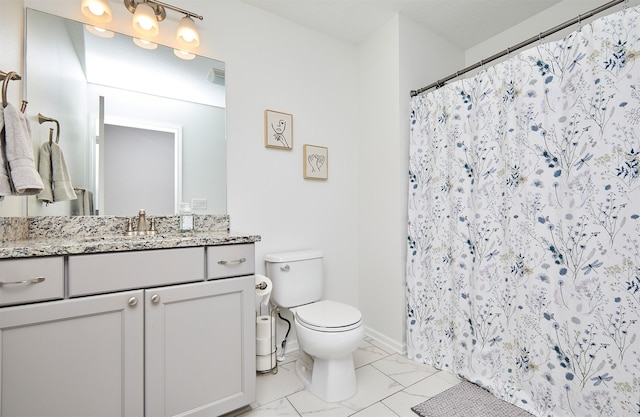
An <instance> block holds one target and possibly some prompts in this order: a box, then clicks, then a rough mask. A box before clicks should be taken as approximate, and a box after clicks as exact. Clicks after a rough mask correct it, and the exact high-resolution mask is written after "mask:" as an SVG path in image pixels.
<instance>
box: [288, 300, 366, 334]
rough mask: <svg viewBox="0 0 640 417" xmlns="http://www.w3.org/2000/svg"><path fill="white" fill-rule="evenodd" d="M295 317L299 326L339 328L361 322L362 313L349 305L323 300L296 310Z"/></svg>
mask: <svg viewBox="0 0 640 417" xmlns="http://www.w3.org/2000/svg"><path fill="white" fill-rule="evenodd" d="M296 317H297V318H298V320H299V321H300V322H301V324H308V325H311V326H314V327H323V328H340V327H346V326H351V325H353V324H356V323H358V322H359V321H360V320H362V313H360V310H358V309H357V308H355V307H352V306H350V305H347V304H342V303H339V302H337V301H331V300H323V301H318V302H315V303H311V304H307V305H303V306H300V307H298V308H296Z"/></svg>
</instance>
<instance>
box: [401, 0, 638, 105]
mask: <svg viewBox="0 0 640 417" xmlns="http://www.w3.org/2000/svg"><path fill="white" fill-rule="evenodd" d="M625 1H627V0H613V1H610V2H608V3H605V4H603V5H602V6H600V7H596V8H595V9H593V10H590V11H588V12H587V13H585V14H579V15H578V17H574V18H573V19H571V20H567V21H566V22H564V23H561V24H559V25H558V26H556V27H554V28H551V29H549V30H547V31H545V32H540V34H539V35H537V36H532V37H531V38H529V39H527V40H525V41H522V42H520V43H519V44H517V45H514V46H512V47H511V48H507V49H505V50H504V51H502V52H499V53H497V54H495V55H492V56H490V57H489V58H487V59H483V60H481V61H479V62H476V63H475V64H473V65H470V66H468V67H466V68H464V69H462V70H460V71H456V72H454V73H453V74H451V75H449V76H448V77H445V78H443V79H441V80H438V81H436V82H434V83H431V84H429V85H428V86H426V87H422V88H420V89H419V90H412V91H411V97H415V96H417V95H418V94H420V93H423V92H425V91H427V90H431V89H432V88H440V87H444V85H445V83H446V82H447V81H451V80H453V79H455V78H458V77H459V76H460V75H462V74H465V73H467V72H469V71H473V70H474V69H476V68H479V67H482V66H483V65H484V64H487V63H489V62H491V61H495V60H496V59H499V58H502V57H503V56H506V55H509V54H510V53H511V52H515V51H517V50H518V49H522V48H524V47H525V46H527V45H531V44H532V43H534V42H537V41H539V40H541V39H542V38H546V37H547V36H549V35H552V34H554V33H556V32H559V31H561V30H563V29H566V28H568V27H570V26H573V25H575V24H576V23H580V22H582V21H583V20H585V19H588V18H590V17H591V16H594V15H596V14H598V13H601V12H603V11H605V10H607V9H609V8H611V7H613V6H616V5H618V4H620V3H623V2H625Z"/></svg>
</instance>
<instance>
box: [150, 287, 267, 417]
mask: <svg viewBox="0 0 640 417" xmlns="http://www.w3.org/2000/svg"><path fill="white" fill-rule="evenodd" d="M254 287H255V282H254V278H253V276H249V277H238V278H228V279H223V280H218V281H209V282H204V283H196V284H187V285H178V286H174V287H164V288H158V289H149V290H146V291H145V312H146V323H145V353H146V357H145V359H146V367H145V381H146V382H145V393H146V396H145V407H146V414H147V415H149V416H173V415H177V414H181V415H191V416H195V415H207V416H215V415H220V414H223V413H226V412H228V411H232V410H235V409H237V408H240V407H244V406H245V405H247V404H249V403H250V402H251V401H253V400H254V399H255V367H256V366H255V363H256V362H255V308H254V303H255V295H254V294H255V288H254Z"/></svg>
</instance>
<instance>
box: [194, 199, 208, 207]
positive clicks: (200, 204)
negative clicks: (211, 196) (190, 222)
mask: <svg viewBox="0 0 640 417" xmlns="http://www.w3.org/2000/svg"><path fill="white" fill-rule="evenodd" d="M191 207H192V208H193V209H194V210H205V209H206V208H207V199H206V198H194V199H192V200H191Z"/></svg>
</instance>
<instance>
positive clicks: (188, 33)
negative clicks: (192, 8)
mask: <svg viewBox="0 0 640 417" xmlns="http://www.w3.org/2000/svg"><path fill="white" fill-rule="evenodd" d="M177 38H178V42H180V43H181V44H182V45H183V46H186V47H188V48H195V47H197V46H198V45H200V35H199V34H198V29H196V24H195V22H194V21H193V19H191V17H190V16H185V17H183V18H182V19H180V24H179V25H178V33H177Z"/></svg>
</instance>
